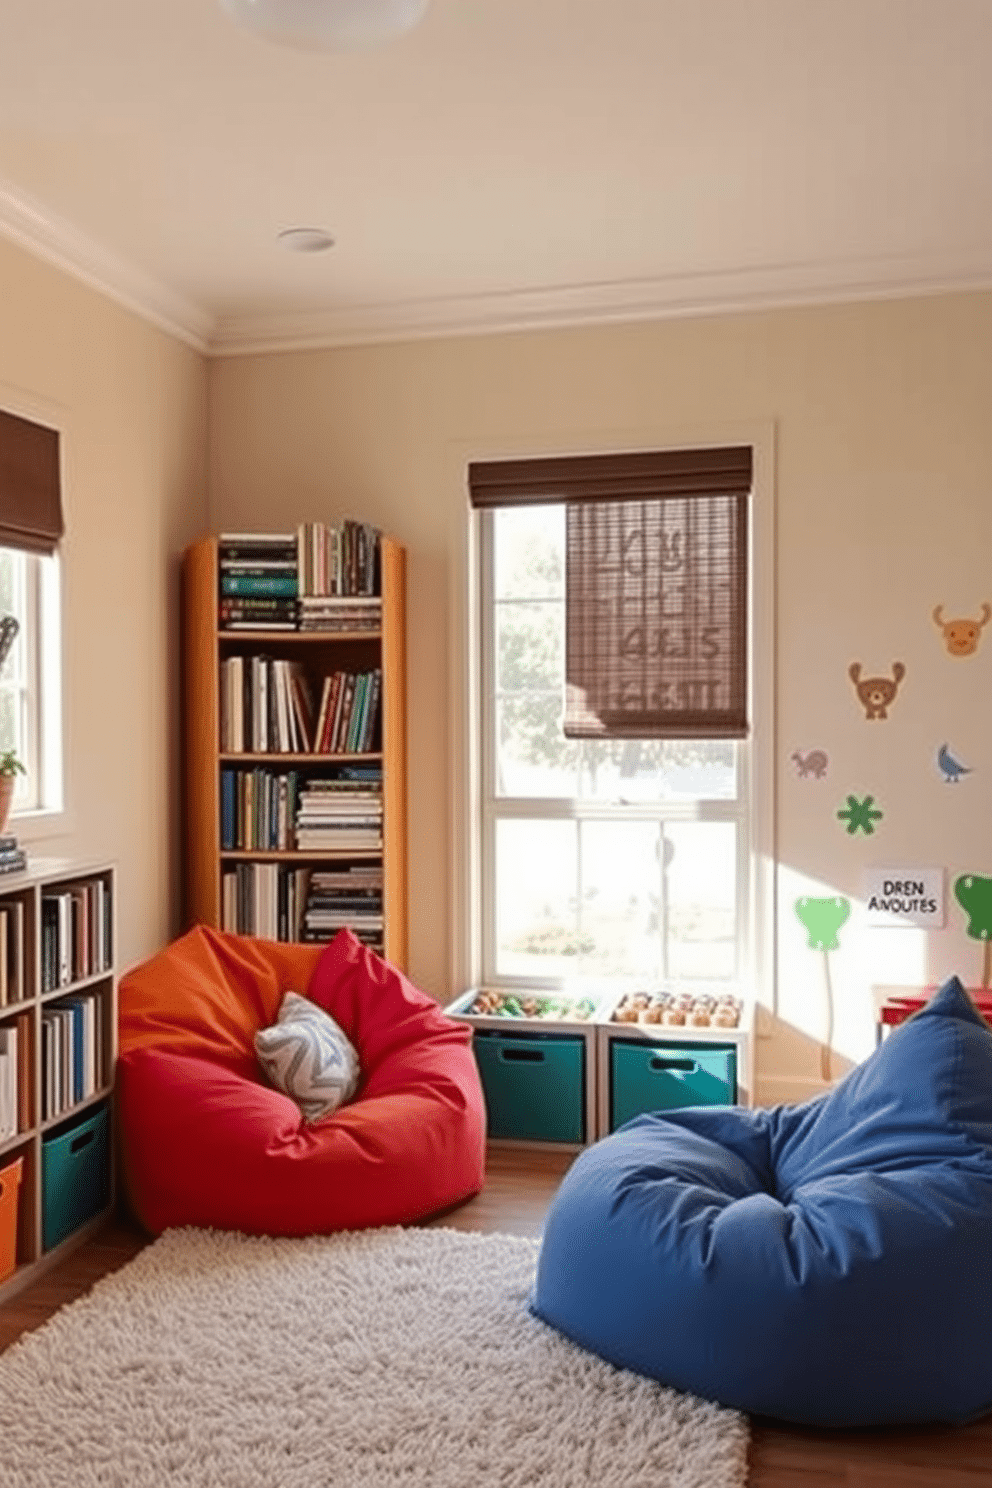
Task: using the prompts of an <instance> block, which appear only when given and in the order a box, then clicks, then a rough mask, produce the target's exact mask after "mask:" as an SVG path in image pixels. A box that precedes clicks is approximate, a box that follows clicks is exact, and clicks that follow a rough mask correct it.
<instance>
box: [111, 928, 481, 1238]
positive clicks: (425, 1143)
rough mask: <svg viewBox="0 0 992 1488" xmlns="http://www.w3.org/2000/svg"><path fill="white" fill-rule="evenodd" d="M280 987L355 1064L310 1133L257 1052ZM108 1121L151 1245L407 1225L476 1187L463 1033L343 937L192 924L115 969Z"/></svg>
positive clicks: (471, 1077)
mask: <svg viewBox="0 0 992 1488" xmlns="http://www.w3.org/2000/svg"><path fill="white" fill-rule="evenodd" d="M287 990H292V991H294V992H300V993H305V994H306V996H308V997H309V998H310V999H311V1000H312V1001H313V1002H315V1003H317V1004H318V1006H320V1007H322V1008H324V1009H325V1010H326V1011H327V1012H328V1013H330V1014H331V1016H332V1017H333V1018H334V1019H335V1020H336V1021H337V1023H338V1024H339V1025H340V1027H341V1028H342V1029H343V1030H344V1032H345V1033H346V1034H347V1035H348V1037H349V1038H350V1040H351V1042H352V1043H353V1044H354V1045H355V1048H356V1049H357V1051H358V1056H359V1060H360V1062H361V1068H362V1078H361V1082H360V1084H359V1087H358V1092H357V1095H356V1097H355V1099H354V1100H353V1101H351V1102H349V1103H348V1104H346V1105H343V1106H341V1107H339V1109H338V1110H337V1111H335V1112H334V1114H333V1115H331V1116H329V1117H326V1118H325V1119H324V1120H322V1121H319V1122H315V1123H313V1124H312V1125H308V1124H307V1123H306V1122H305V1121H304V1120H303V1117H302V1115H301V1113H300V1110H299V1108H298V1106H297V1105H296V1103H295V1102H294V1101H293V1100H291V1099H290V1098H289V1096H287V1095H283V1094H282V1093H281V1092H280V1091H278V1090H276V1089H274V1088H272V1087H271V1086H270V1085H268V1084H267V1083H266V1081H265V1077H264V1075H263V1074H262V1071H261V1068H260V1066H259V1063H258V1060H257V1057H256V1054H255V1047H254V1036H255V1033H256V1031H257V1030H258V1029H260V1028H264V1027H268V1026H269V1025H271V1024H272V1023H274V1022H275V1021H276V1016H277V1013H278V1009H279V1004H280V1002H281V1001H282V997H283V994H284V993H285V992H286V991H287ZM118 1110H119V1118H120V1119H119V1127H120V1133H121V1148H122V1160H123V1170H124V1182H125V1185H126V1188H127V1191H128V1194H129V1197H130V1200H131V1203H132V1206H133V1208H134V1211H135V1214H136V1215H137V1217H138V1219H139V1220H140V1221H141V1223H142V1224H143V1225H144V1226H145V1227H146V1229H148V1230H149V1231H150V1232H151V1233H152V1234H159V1233H160V1232H161V1231H162V1230H164V1229H168V1228H170V1227H172V1226H175V1225H196V1226H202V1227H212V1228H216V1229H230V1230H241V1231H244V1232H246V1233H248V1234H267V1235H308V1234H323V1233H327V1232H330V1231H333V1230H344V1229H359V1228H364V1227H366V1226H372V1225H385V1224H405V1223H409V1222H411V1221H413V1220H417V1219H421V1218H424V1217H425V1216H426V1215H429V1214H433V1213H436V1212H438V1211H439V1210H442V1209H446V1208H449V1207H450V1206H452V1205H454V1204H456V1203H459V1202H461V1201H462V1200H464V1199H467V1198H469V1197H471V1195H472V1194H475V1193H478V1191H479V1189H480V1188H481V1187H482V1182H483V1174H484V1163H485V1104H484V1100H483V1096H482V1090H481V1087H480V1084H479V1076H478V1072H477V1069H476V1065H475V1059H474V1057H473V1054H472V1049H471V1029H469V1028H468V1027H467V1026H464V1025H462V1024H459V1023H455V1022H454V1021H453V1020H452V1019H450V1018H448V1017H446V1016H445V1014H444V1013H442V1012H441V1010H440V1008H438V1006H437V1005H436V1003H434V1002H432V1001H431V999H430V998H429V997H427V996H425V995H424V993H423V992H420V991H418V990H417V989H416V988H415V987H414V986H413V985H412V984H411V983H410V982H409V981H408V980H407V978H406V977H405V976H403V975H402V974H401V973H400V972H399V971H397V970H396V968H395V967H392V966H390V965H389V964H388V962H386V961H384V960H383V959H382V958H381V957H380V956H377V955H376V954H375V952H374V951H371V950H369V949H368V948H367V947H366V946H363V945H362V944H361V942H360V941H359V940H358V939H357V938H356V937H355V936H354V935H353V934H352V932H351V931H350V930H341V931H339V933H338V934H337V936H336V937H335V939H334V940H333V941H332V942H331V943H330V945H327V946H310V945H295V944H292V945H288V944H283V943H278V942H275V941H266V940H256V939H253V938H251V937H248V936H243V935H230V934H226V933H223V932H221V931H217V930H210V929H207V928H205V927H203V926H200V927H198V928H197V929H195V930H191V931H190V932H189V933H188V934H187V935H184V936H183V937H182V938H181V939H179V940H177V941H175V942H174V943H173V944H172V945H170V946H167V947H166V949H165V950H163V951H161V952H159V954H158V955H156V956H153V957H152V958H151V959H150V960H149V961H146V962H144V963H143V964H142V965H140V966H138V967H136V968H135V969H134V970H133V971H130V972H128V974H127V975H126V976H124V977H123V978H122V979H121V983H120V1058H119V1062H118Z"/></svg>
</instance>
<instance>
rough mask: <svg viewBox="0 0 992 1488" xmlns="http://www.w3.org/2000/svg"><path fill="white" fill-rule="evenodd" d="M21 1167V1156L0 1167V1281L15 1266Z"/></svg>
mask: <svg viewBox="0 0 992 1488" xmlns="http://www.w3.org/2000/svg"><path fill="white" fill-rule="evenodd" d="M23 1167H24V1159H23V1157H17V1158H15V1159H14V1161H13V1162H12V1163H8V1165H7V1167H5V1168H0V1281H6V1280H7V1277H8V1276H11V1275H13V1273H14V1270H15V1269H16V1267H17V1196H18V1191H19V1189H20V1187H21V1170H22V1168H23Z"/></svg>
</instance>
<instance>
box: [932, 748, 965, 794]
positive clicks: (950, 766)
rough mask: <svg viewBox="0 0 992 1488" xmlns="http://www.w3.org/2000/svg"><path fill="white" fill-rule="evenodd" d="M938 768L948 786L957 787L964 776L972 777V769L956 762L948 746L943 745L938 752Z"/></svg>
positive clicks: (958, 761)
mask: <svg viewBox="0 0 992 1488" xmlns="http://www.w3.org/2000/svg"><path fill="white" fill-rule="evenodd" d="M937 768H938V769H939V770H940V773H941V774H942V775H943V777H944V781H945V783H946V784H948V785H957V783H958V781H959V780H960V778H961V776H962V775H970V774H971V769H970V767H969V766H968V765H963V764H962V763H961V761H960V760H956V759H955V758H954V756H953V754H952V753H951V751H950V750H949V749H948V747H947V745H946V744H941V746H940V748H939V749H938V750H937Z"/></svg>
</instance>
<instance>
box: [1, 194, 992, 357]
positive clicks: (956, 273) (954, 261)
mask: <svg viewBox="0 0 992 1488" xmlns="http://www.w3.org/2000/svg"><path fill="white" fill-rule="evenodd" d="M0 236H3V237H6V238H8V239H10V240H11V241H13V242H15V243H17V244H19V245H20V246H21V247H23V248H26V249H27V250H28V251H29V252H31V253H33V254H35V255H36V256H37V257H39V258H42V259H44V260H45V261H46V262H48V263H51V264H53V265H54V266H55V267H56V268H58V269H61V270H62V271H63V272H65V273H67V274H71V275H72V276H73V277H74V278H76V279H79V280H81V281H82V282H83V283H84V284H87V285H88V286H89V287H90V288H92V289H95V290H97V291H99V292H100V293H101V294H104V295H106V296H108V297H109V298H110V299H112V300H115V301H116V302H117V303H118V304H121V305H123V306H125V307H126V308H127V309H128V310H131V311H133V312H134V313H135V314H137V315H140V316H141V317H142V318H143V319H145V320H147V321H150V322H151V323H152V324H153V325H156V326H158V327H159V329H161V330H164V331H166V332H168V334H170V335H173V336H176V337H178V338H179V339H180V340H182V341H185V342H186V343H188V344H189V345H190V346H192V347H194V348H195V349H196V350H197V351H200V352H203V353H205V354H206V355H208V356H217V357H231V356H250V355H257V354H262V353H266V352H285V351H312V350H320V349H323V348H333V347H343V346H356V345H367V344H375V343H379V342H388V341H413V340H426V339H431V338H439V337H446V336H470V335H486V334H497V333H499V332H511V331H535V330H552V329H564V328H567V327H577V326H594V325H609V324H618V323H623V322H630V321H638V320H662V319H674V318H679V317H688V316H694V315H718V314H733V313H740V312H746V311H760V310H772V309H785V308H790V307H800V306H814V305H819V304H837V303H842V302H845V301H846V302H851V301H863V300H881V299H901V298H908V297H919V296H924V295H936V294H952V293H961V292H966V291H969V290H979V291H981V290H988V289H990V288H992V254H990V252H989V251H988V250H987V249H976V250H974V251H972V252H958V253H943V254H933V255H930V256H915V257H914V256H908V255H907V256H892V257H888V258H881V257H879V258H866V259H860V260H859V259H852V260H850V261H834V262H816V261H809V262H805V263H783V264H767V265H761V266H759V267H757V268H751V269H741V270H730V271H723V270H715V271H712V272H707V273H699V274H672V275H668V276H665V277H662V278H657V279H641V280H633V279H632V280H619V281H615V282H602V283H592V284H577V285H565V286H559V287H554V288H550V289H534V290H507V291H502V292H495V293H484V294H478V295H463V296H451V297H439V298H435V299H426V300H410V301H401V302H395V303H383V304H372V305H358V306H352V307H346V308H344V309H328V308H321V307H315V308H313V309H310V310H302V311H296V312H293V313H289V314H265V313H260V314H257V315H252V314H246V315H241V316H230V317H223V318H220V319H215V318H214V317H213V316H212V315H211V314H210V313H209V312H207V311H206V310H204V309H203V308H202V307H200V306H198V305H195V304H194V303H192V302H191V301H189V300H187V299H186V298H185V297H184V296H182V295H180V294H178V293H177V292H176V291H175V290H173V289H171V288H170V287H169V286H168V285H166V284H163V283H161V282H160V281H158V280H156V279H154V278H152V277H151V276H150V275H147V274H145V273H144V272H143V271H141V270H139V269H136V268H135V267H134V266H133V265H131V264H128V263H127V262H125V261H124V260H123V259H121V258H119V257H117V256H116V255H115V254H113V253H111V252H110V251H109V250H108V249H106V248H104V247H102V246H101V245H100V244H98V243H96V242H95V241H93V240H92V239H90V238H88V237H86V236H85V235H84V234H83V233H81V232H79V231H78V230H77V229H76V228H74V227H72V226H71V225H70V224H68V223H66V222H65V221H63V220H61V219H60V218H58V217H57V216H56V215H55V214H53V213H51V212H49V211H47V210H46V209H45V208H44V207H41V206H39V205H38V204H37V203H35V202H32V201H30V200H29V199H28V198H27V197H26V196H24V195H23V194H22V193H20V192H18V191H16V190H15V189H14V188H13V187H11V186H10V185H9V184H7V183H5V182H2V181H0Z"/></svg>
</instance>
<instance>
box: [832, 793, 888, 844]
mask: <svg viewBox="0 0 992 1488" xmlns="http://www.w3.org/2000/svg"><path fill="white" fill-rule="evenodd" d="M884 815H885V812H884V811H882V809H881V808H880V807H878V806H876V805H875V797H874V796H862V798H861V799H860V800H859V799H858V797H857V796H848V798H847V804H846V806H842V807H841V808H840V810H839V811H838V812H837V817H838V819H839V820H840V821H846V822H847V834H848V836H849V837H853V836H854V835H855V833H856V832H864V834H865V836H866V837H872V836H874V832H875V823H876V822H877V821H881V820H882V817H883V816H884Z"/></svg>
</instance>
